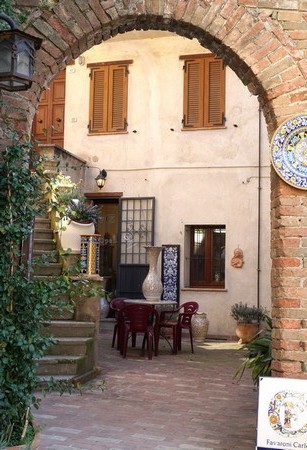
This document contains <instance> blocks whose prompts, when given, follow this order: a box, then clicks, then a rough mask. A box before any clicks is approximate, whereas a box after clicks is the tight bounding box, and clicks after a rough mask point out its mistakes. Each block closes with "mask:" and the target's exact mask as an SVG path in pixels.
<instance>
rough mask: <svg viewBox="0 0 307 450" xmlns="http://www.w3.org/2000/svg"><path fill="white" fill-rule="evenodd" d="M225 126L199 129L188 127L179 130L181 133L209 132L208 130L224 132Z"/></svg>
mask: <svg viewBox="0 0 307 450" xmlns="http://www.w3.org/2000/svg"><path fill="white" fill-rule="evenodd" d="M226 128H227V127H226V126H223V125H219V126H216V127H201V128H194V127H188V128H181V131H209V130H226Z"/></svg>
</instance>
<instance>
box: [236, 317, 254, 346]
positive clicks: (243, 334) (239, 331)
mask: <svg viewBox="0 0 307 450" xmlns="http://www.w3.org/2000/svg"><path fill="white" fill-rule="evenodd" d="M258 332H259V324H258V323H245V322H238V323H237V327H236V335H237V336H238V338H239V344H245V343H246V342H249V341H251V340H252V338H253V337H254V336H255V335H256V334H257V333H258Z"/></svg>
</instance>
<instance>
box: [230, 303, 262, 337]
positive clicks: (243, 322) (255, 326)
mask: <svg viewBox="0 0 307 450" xmlns="http://www.w3.org/2000/svg"><path fill="white" fill-rule="evenodd" d="M230 315H231V317H233V318H234V319H235V320H236V322H237V326H236V335H237V336H238V338H239V343H240V344H241V343H245V342H249V341H250V340H251V339H252V338H253V337H254V336H255V335H256V334H257V333H258V332H259V324H260V322H261V321H263V320H264V319H265V316H266V309H265V308H263V307H262V306H260V307H257V306H255V305H253V306H250V305H248V304H247V303H242V302H239V303H235V304H234V305H232V306H231V310H230Z"/></svg>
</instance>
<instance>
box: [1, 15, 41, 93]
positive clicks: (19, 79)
mask: <svg viewBox="0 0 307 450" xmlns="http://www.w3.org/2000/svg"><path fill="white" fill-rule="evenodd" d="M0 20H4V21H5V22H7V23H8V24H9V26H10V27H11V29H10V30H1V31H0V89H5V90H7V91H25V90H27V89H29V88H30V87H31V85H32V77H33V70H34V56H35V51H36V50H38V49H39V48H40V46H41V43H42V39H40V38H37V37H35V36H31V35H29V34H27V33H24V32H23V31H20V30H18V29H17V26H16V24H15V22H14V21H13V19H11V18H10V17H9V16H7V15H6V14H4V13H1V14H0Z"/></svg>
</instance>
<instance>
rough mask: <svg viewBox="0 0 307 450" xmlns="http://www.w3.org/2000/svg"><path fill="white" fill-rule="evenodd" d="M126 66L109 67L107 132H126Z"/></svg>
mask: <svg viewBox="0 0 307 450" xmlns="http://www.w3.org/2000/svg"><path fill="white" fill-rule="evenodd" d="M127 73H128V70H127V66H126V65H119V66H110V67H109V110H108V131H110V132H112V131H113V132H116V131H124V130H126V112H127V84H128V83H127V79H128V78H127Z"/></svg>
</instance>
